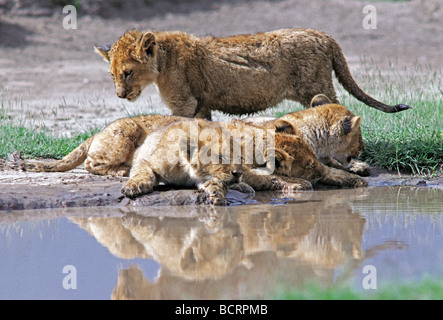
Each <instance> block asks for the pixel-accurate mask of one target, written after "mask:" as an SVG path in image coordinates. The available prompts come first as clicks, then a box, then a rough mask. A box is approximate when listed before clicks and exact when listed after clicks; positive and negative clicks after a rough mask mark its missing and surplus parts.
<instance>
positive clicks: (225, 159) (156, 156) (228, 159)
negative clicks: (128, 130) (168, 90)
mask: <svg viewBox="0 0 443 320" xmlns="http://www.w3.org/2000/svg"><path fill="white" fill-rule="evenodd" d="M222 137H223V135H222V131H221V127H220V126H219V125H218V124H217V123H214V122H209V121H206V120H203V119H189V120H182V121H180V122H176V123H172V124H170V125H169V126H167V127H166V128H163V129H158V130H156V131H154V132H153V133H151V134H150V135H149V136H147V137H146V139H145V140H144V142H143V144H142V145H141V146H140V148H139V149H138V150H137V152H136V154H135V156H134V160H133V164H132V168H131V171H130V173H129V180H128V181H127V182H126V183H125V184H124V185H123V187H122V193H123V194H124V195H125V196H127V197H130V198H134V197H137V196H140V195H143V194H147V193H151V192H152V191H153V189H154V186H156V185H158V184H159V183H161V182H163V183H166V184H172V185H177V186H181V187H197V188H198V190H200V191H202V192H204V193H205V195H206V197H207V199H208V201H209V203H211V204H214V205H222V204H224V203H225V196H226V193H227V191H228V187H229V186H230V185H232V184H234V183H238V182H240V181H239V178H240V176H241V175H242V174H243V167H242V163H241V161H235V159H234V158H233V152H232V151H231V150H232V148H235V143H236V141H235V140H234V141H233V143H232V144H231V141H230V140H228V141H226V139H223V138H222Z"/></svg>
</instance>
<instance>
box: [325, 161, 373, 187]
mask: <svg viewBox="0 0 443 320" xmlns="http://www.w3.org/2000/svg"><path fill="white" fill-rule="evenodd" d="M323 167H324V172H323V175H322V177H321V178H320V180H319V182H320V183H323V184H326V185H332V186H338V187H351V188H358V187H365V186H367V185H368V183H367V181H366V180H365V179H363V178H362V177H360V176H358V175H356V174H353V173H349V172H346V171H344V170H341V169H335V168H331V167H328V166H325V165H323Z"/></svg>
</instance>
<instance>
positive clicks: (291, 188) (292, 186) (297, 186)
mask: <svg viewBox="0 0 443 320" xmlns="http://www.w3.org/2000/svg"><path fill="white" fill-rule="evenodd" d="M301 190H312V183H311V182H309V181H308V180H305V181H300V182H284V183H283V186H282V191H283V192H288V193H291V192H296V191H301Z"/></svg>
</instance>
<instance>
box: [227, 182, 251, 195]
mask: <svg viewBox="0 0 443 320" xmlns="http://www.w3.org/2000/svg"><path fill="white" fill-rule="evenodd" d="M229 189H232V190H236V191H239V192H241V193H249V194H251V195H252V196H254V195H255V190H254V188H252V187H251V186H250V185H249V184H246V183H244V182H239V183H236V184H233V185H231V186H230V187H229Z"/></svg>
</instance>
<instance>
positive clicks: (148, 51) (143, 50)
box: [135, 31, 156, 63]
mask: <svg viewBox="0 0 443 320" xmlns="http://www.w3.org/2000/svg"><path fill="white" fill-rule="evenodd" d="M155 45H156V43H155V35H154V34H153V33H152V32H149V31H148V32H145V33H144V34H143V36H142V37H141V38H140V39H138V40H137V43H136V45H135V58H136V60H138V61H139V62H142V63H143V62H145V61H146V60H147V59H150V58H151V57H152V56H153V55H154V47H155Z"/></svg>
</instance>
